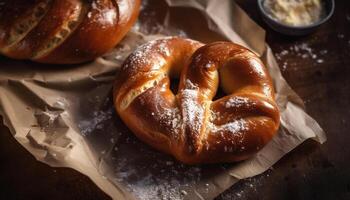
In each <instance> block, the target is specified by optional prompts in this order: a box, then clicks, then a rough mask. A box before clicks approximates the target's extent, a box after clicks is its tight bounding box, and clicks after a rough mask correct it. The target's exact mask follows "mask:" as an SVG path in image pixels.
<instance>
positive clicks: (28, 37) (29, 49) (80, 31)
mask: <svg viewBox="0 0 350 200" xmlns="http://www.w3.org/2000/svg"><path fill="white" fill-rule="evenodd" d="M139 7H140V0H89V1H86V0H4V1H3V2H2V3H1V5H0V19H1V20H0V53H1V54H3V55H5V56H8V57H11V58H14V59H29V60H33V61H36V62H42V63H51V64H75V63H83V62H87V61H90V60H93V59H95V58H96V57H98V56H101V55H103V54H104V53H106V52H108V51H109V50H111V49H112V48H113V47H115V46H116V45H117V44H118V42H119V41H120V40H121V39H122V38H123V37H124V35H125V34H126V33H127V32H128V31H129V29H130V28H131V26H132V25H133V24H134V22H135V21H136V18H137V16H138V13H139Z"/></svg>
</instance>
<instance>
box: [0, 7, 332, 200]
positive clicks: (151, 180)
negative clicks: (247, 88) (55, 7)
mask: <svg viewBox="0 0 350 200" xmlns="http://www.w3.org/2000/svg"><path fill="white" fill-rule="evenodd" d="M140 32H142V33H140ZM162 35H182V36H186V37H190V38H192V39H197V40H200V41H202V42H212V41H217V40H230V41H233V42H236V43H239V44H241V45H244V46H246V47H248V48H250V49H251V50H253V51H254V52H256V53H257V54H258V55H260V56H261V58H262V60H263V61H264V62H265V64H266V66H267V67H268V69H269V71H270V73H271V76H272V77H273V80H274V84H275V88H276V93H277V95H276V97H277V102H278V105H279V108H280V110H281V128H280V130H279V132H278V134H277V136H275V137H274V139H273V140H272V141H271V142H270V143H269V144H268V145H267V146H266V147H265V148H264V149H262V150H261V151H260V152H259V153H258V154H257V155H256V156H255V157H254V158H252V159H250V160H247V161H244V162H240V163H235V164H218V165H203V166H186V165H183V164H180V163H178V162H177V161H175V160H174V159H173V158H172V157H170V156H168V155H164V154H162V153H159V152H157V151H155V150H153V149H152V148H150V147H148V146H147V145H145V144H143V143H142V142H140V141H138V140H137V139H136V138H135V137H134V136H133V134H132V133H131V132H130V131H129V130H128V129H127V128H126V126H125V125H124V124H123V123H122V121H121V120H120V119H119V117H118V115H117V114H116V113H115V111H114V108H113V105H112V99H111V98H112V93H111V89H112V82H113V80H114V78H115V75H116V73H117V72H118V69H119V67H120V65H121V63H122V61H123V60H124V59H125V57H126V56H127V55H128V54H129V53H130V52H132V51H133V50H134V49H135V48H136V47H137V46H138V45H140V44H142V43H144V42H145V41H147V40H151V39H155V38H158V37H161V36H162ZM264 38H265V32H264V30H263V29H261V28H260V27H259V26H258V25H256V24H255V23H254V22H253V21H252V20H251V19H250V18H249V17H248V16H247V15H246V14H245V13H244V12H243V11H242V10H241V9H240V8H239V7H238V6H237V5H236V4H235V3H234V1H232V0H220V1H214V0H202V1H200V0H193V1H187V0H167V1H166V3H165V2H163V1H144V2H143V4H142V13H141V15H140V19H139V21H138V23H137V24H136V25H135V26H134V28H133V30H132V31H131V32H130V33H129V34H128V35H127V37H126V38H125V39H124V40H123V42H122V43H121V44H120V45H118V46H117V47H116V48H115V49H114V50H113V51H112V52H110V53H108V54H107V55H105V56H103V57H100V58H98V59H96V60H95V61H93V62H90V63H86V64H82V65H75V66H50V65H43V64H37V63H32V62H24V61H14V60H9V59H6V58H0V114H1V115H2V116H3V118H4V123H5V124H6V125H7V126H8V127H9V129H10V131H11V133H12V134H13V136H14V137H15V138H16V139H17V140H18V142H19V143H21V144H22V145H23V146H24V147H25V148H26V149H27V150H28V151H29V152H30V153H31V154H33V155H34V156H35V158H36V159H37V160H39V161H41V162H44V163H47V164H48V165H50V166H53V167H71V168H73V169H76V170H78V171H80V172H81V173H83V174H85V175H87V176H89V177H90V178H91V179H92V180H93V181H94V182H95V183H96V184H97V185H98V186H99V187H100V188H101V189H102V190H103V191H105V192H106V193H107V194H109V195H110V196H111V197H112V198H114V199H212V198H214V197H216V196H217V195H219V194H220V193H222V192H223V191H224V190H225V189H227V188H229V187H230V186H231V185H232V184H234V183H236V182H237V181H238V180H239V179H243V178H246V177H251V176H255V175H257V174H260V173H263V172H264V171H266V170H267V169H268V168H270V167H271V166H272V165H273V164H274V163H276V162H277V161H278V160H279V159H280V158H281V157H283V156H284V155H285V154H286V153H288V152H289V151H291V150H292V149H294V148H296V147H297V146H298V145H299V144H301V143H302V142H303V141H305V140H306V139H308V138H312V139H314V140H317V141H318V142H320V143H323V142H324V141H325V140H326V137H325V134H324V132H323V130H322V129H321V128H320V126H319V125H318V124H317V122H316V121H315V120H314V119H312V118H311V117H310V116H309V115H307V114H306V113H305V112H304V110H303V103H302V100H301V99H300V98H299V97H298V96H297V95H296V94H295V93H294V92H293V90H292V89H291V88H290V87H289V85H288V84H287V83H286V81H285V80H284V78H283V77H282V75H281V72H280V70H279V67H278V65H277V63H276V61H275V58H274V56H273V54H272V52H271V49H270V48H269V47H268V45H267V44H266V43H265V41H264Z"/></svg>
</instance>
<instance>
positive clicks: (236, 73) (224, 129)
mask: <svg viewBox="0 0 350 200" xmlns="http://www.w3.org/2000/svg"><path fill="white" fill-rule="evenodd" d="M180 73H181V75H180V84H179V87H178V92H177V94H176V95H175V94H174V93H173V92H172V90H171V89H170V78H169V76H171V77H178V76H179V74H180ZM219 77H220V86H221V87H222V89H223V91H225V93H226V94H228V96H225V97H222V98H220V99H218V100H215V101H213V100H212V99H213V97H214V96H215V94H216V91H217V89H218V86H219ZM114 104H115V107H116V109H117V112H118V113H119V115H120V117H121V118H122V120H123V121H124V122H125V124H126V125H127V126H128V127H129V128H130V129H131V130H132V131H133V132H134V133H135V134H136V136H137V137H138V138H140V139H141V140H143V141H144V142H146V143H148V144H149V145H151V146H153V147H155V148H156V149H158V150H161V151H163V152H165V153H169V154H172V155H173V156H175V157H176V158H177V159H178V160H180V161H182V162H184V163H189V164H196V163H216V162H234V161H240V160H244V159H247V158H249V157H250V156H252V155H253V154H254V153H256V152H257V151H259V149H261V148H262V147H263V146H264V145H265V144H267V143H268V142H269V141H270V140H271V138H272V137H273V136H274V134H275V133H276V132H277V129H278V127H279V111H278V108H277V105H276V103H275V102H274V90H273V86H272V83H271V78H270V76H269V74H268V73H267V71H266V69H265V67H264V65H263V63H262V62H261V61H260V59H259V58H258V57H257V56H256V55H255V54H254V53H252V52H251V51H249V50H248V49H246V48H244V47H242V46H240V45H237V44H234V43H230V42H215V43H212V44H208V45H204V46H203V44H201V43H199V42H196V41H193V40H189V39H183V38H177V37H170V38H165V39H160V40H155V41H152V42H149V43H146V44H144V45H143V46H141V47H139V48H138V49H137V50H136V51H135V52H134V53H132V54H131V55H130V56H129V57H128V58H127V60H126V61H125V62H124V64H123V67H122V70H121V72H120V74H119V77H118V79H117V81H116V83H115V88H114Z"/></svg>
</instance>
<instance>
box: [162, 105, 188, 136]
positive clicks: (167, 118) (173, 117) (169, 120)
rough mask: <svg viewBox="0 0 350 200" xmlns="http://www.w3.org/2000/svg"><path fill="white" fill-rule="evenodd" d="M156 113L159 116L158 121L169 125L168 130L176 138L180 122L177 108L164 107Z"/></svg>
mask: <svg viewBox="0 0 350 200" xmlns="http://www.w3.org/2000/svg"><path fill="white" fill-rule="evenodd" d="M157 115H158V116H159V117H160V122H161V123H165V124H166V125H167V127H170V130H171V131H172V132H174V134H175V135H174V137H175V138H177V137H178V133H179V131H180V128H181V124H182V120H181V115H180V110H179V108H177V107H176V108H173V109H172V108H165V109H164V110H162V112H158V113H157Z"/></svg>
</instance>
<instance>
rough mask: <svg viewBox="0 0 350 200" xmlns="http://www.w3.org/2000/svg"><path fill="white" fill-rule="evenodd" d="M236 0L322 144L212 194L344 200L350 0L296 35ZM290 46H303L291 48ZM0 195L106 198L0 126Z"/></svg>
mask: <svg viewBox="0 0 350 200" xmlns="http://www.w3.org/2000/svg"><path fill="white" fill-rule="evenodd" d="M237 2H238V3H239V4H240V5H241V6H242V8H243V9H244V10H246V11H247V12H248V14H249V15H250V16H251V17H252V18H253V19H254V20H255V21H256V22H258V24H259V25H261V26H263V27H264V29H265V30H266V31H267V41H268V43H269V44H270V46H271V48H272V49H273V51H274V52H275V54H276V55H277V56H278V57H279V58H280V59H279V60H278V63H279V64H280V66H284V67H283V75H284V76H285V78H286V79H287V81H288V82H289V83H290V85H291V86H292V87H293V89H294V90H295V91H296V92H297V93H298V94H299V95H300V96H301V98H302V99H303V100H304V102H305V104H306V108H307V112H308V113H309V114H310V115H311V116H313V117H314V118H315V119H316V120H317V121H318V122H319V123H320V125H321V126H322V127H323V128H324V130H325V131H326V133H327V136H328V141H327V142H326V143H325V144H323V145H319V144H317V143H316V142H313V141H307V142H305V143H304V144H302V145H301V146H299V147H298V148H297V149H295V150H294V151H292V152H291V153H289V154H288V155H287V156H285V157H284V158H283V159H282V160H280V161H279V162H278V163H277V164H276V165H275V166H274V167H273V168H272V169H270V170H269V171H268V172H267V173H264V174H262V175H260V176H257V177H254V178H250V179H247V180H244V181H241V182H239V183H238V184H236V185H235V186H234V187H232V188H230V189H229V190H227V191H226V192H225V193H223V194H222V195H220V196H219V197H218V198H217V199H218V200H224V199H291V200H294V199H327V200H328V199H350V144H349V141H350V1H347V0H342V1H340V0H338V1H337V0H336V10H335V14H334V16H333V17H332V18H331V20H330V21H329V22H328V23H326V24H325V25H323V26H322V27H321V28H320V29H318V30H317V32H315V33H314V34H311V35H309V36H305V37H298V38H290V37H285V36H282V35H280V34H278V33H276V32H274V31H272V30H271V29H270V28H268V27H267V26H266V25H265V24H264V23H263V22H262V20H261V18H260V16H259V12H258V9H257V5H256V1H255V0H250V1H247V0H238V1H237ZM303 45H304V46H303ZM295 46H297V48H298V47H302V48H304V50H302V51H299V53H298V52H297V51H296V50H295ZM305 46H306V47H309V48H310V49H311V51H312V52H311V53H310V52H306V51H307V50H305V49H306V48H305ZM290 48H292V50H291V49H290ZM325 50H326V51H325ZM309 51H310V50H309ZM282 52H283V53H282ZM300 52H301V53H300ZM304 54H306V55H307V56H304V57H303V55H304ZM312 55H316V57H317V58H315V56H314V58H312V57H311V56H312ZM285 63H287V64H285ZM0 199H84V200H85V199H109V198H108V196H106V195H105V194H104V193H103V192H102V191H101V190H100V189H98V188H97V187H96V186H95V185H94V184H93V183H92V182H91V180H89V179H88V178H87V177H85V176H83V175H81V174H79V173H78V172H76V171H74V170H71V169H62V168H60V169H53V168H50V167H48V166H47V165H45V164H42V163H39V162H37V161H36V160H35V159H34V158H33V157H32V156H31V155H29V153H28V152H26V150H25V149H24V148H23V147H21V146H20V145H19V144H18V143H17V142H16V141H15V139H14V138H13V137H12V136H11V134H10V133H9V131H8V129H7V128H5V127H4V126H2V125H0Z"/></svg>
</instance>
